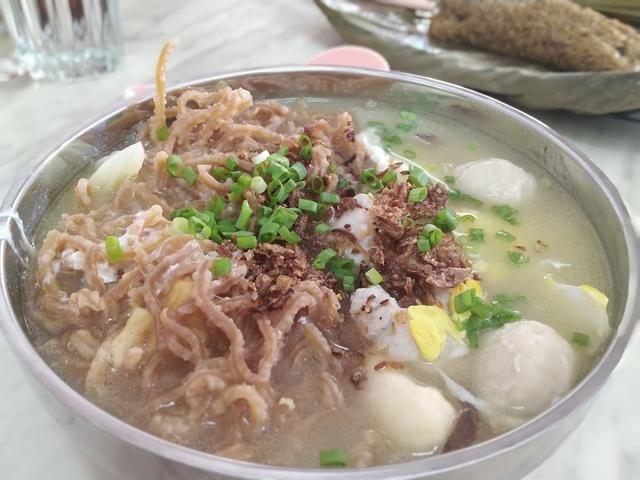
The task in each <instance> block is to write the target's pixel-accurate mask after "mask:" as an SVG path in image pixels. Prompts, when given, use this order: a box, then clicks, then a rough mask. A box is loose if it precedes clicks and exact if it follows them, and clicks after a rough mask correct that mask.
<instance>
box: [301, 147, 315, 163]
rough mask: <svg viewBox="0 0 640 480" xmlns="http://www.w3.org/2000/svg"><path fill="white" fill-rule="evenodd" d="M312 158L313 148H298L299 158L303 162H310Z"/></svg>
mask: <svg viewBox="0 0 640 480" xmlns="http://www.w3.org/2000/svg"><path fill="white" fill-rule="evenodd" d="M312 156H313V147H312V146H311V145H303V146H301V147H300V157H301V158H302V159H303V160H311V157H312Z"/></svg>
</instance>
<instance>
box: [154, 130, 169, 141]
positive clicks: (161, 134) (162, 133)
mask: <svg viewBox="0 0 640 480" xmlns="http://www.w3.org/2000/svg"><path fill="white" fill-rule="evenodd" d="M156 138H157V139H158V140H160V141H161V142H163V141H165V140H166V139H167V138H169V129H168V128H167V127H160V128H158V129H157V130H156Z"/></svg>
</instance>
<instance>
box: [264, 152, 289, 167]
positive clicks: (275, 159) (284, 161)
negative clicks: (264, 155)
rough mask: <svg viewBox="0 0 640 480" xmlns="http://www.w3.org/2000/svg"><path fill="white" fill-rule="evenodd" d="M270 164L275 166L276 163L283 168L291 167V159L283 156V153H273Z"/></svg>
mask: <svg viewBox="0 0 640 480" xmlns="http://www.w3.org/2000/svg"><path fill="white" fill-rule="evenodd" d="M268 160H269V162H270V163H271V164H272V165H273V164H274V163H278V164H280V165H282V166H283V167H288V166H289V159H288V158H287V157H285V156H284V155H282V154H281V153H272V154H271V155H269V158H268Z"/></svg>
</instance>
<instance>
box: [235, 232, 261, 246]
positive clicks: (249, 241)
mask: <svg viewBox="0 0 640 480" xmlns="http://www.w3.org/2000/svg"><path fill="white" fill-rule="evenodd" d="M236 245H238V248H240V249H242V250H249V249H251V248H256V246H257V245H258V239H257V238H256V236H255V235H247V236H246V237H245V236H238V237H236Z"/></svg>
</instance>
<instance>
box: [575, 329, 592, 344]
mask: <svg viewBox="0 0 640 480" xmlns="http://www.w3.org/2000/svg"><path fill="white" fill-rule="evenodd" d="M589 340H590V338H589V335H587V334H585V333H580V332H573V335H572V336H571V342H572V343H575V344H576V345H580V346H582V347H588V346H589Z"/></svg>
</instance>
